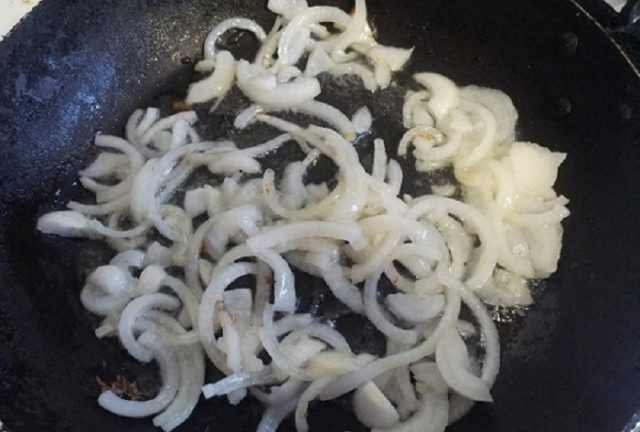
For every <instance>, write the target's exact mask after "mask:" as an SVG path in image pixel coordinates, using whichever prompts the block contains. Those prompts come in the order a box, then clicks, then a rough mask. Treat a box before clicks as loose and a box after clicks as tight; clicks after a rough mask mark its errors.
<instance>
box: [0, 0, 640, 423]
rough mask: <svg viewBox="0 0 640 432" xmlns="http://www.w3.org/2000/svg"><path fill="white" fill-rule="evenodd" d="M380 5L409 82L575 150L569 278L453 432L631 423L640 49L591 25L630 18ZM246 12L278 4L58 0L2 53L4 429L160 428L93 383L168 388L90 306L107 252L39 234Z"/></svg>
mask: <svg viewBox="0 0 640 432" xmlns="http://www.w3.org/2000/svg"><path fill="white" fill-rule="evenodd" d="M336 3H337V4H339V5H340V6H342V7H345V8H346V7H348V2H346V1H338V2H336ZM369 7H370V16H371V21H372V23H373V25H374V27H375V28H376V29H377V31H378V33H379V39H380V40H381V41H384V42H385V43H388V44H393V45H397V46H415V47H416V51H415V53H414V56H413V60H412V63H411V64H410V66H409V70H408V71H407V72H406V74H405V78H406V77H407V76H409V74H410V72H414V71H422V70H432V71H437V72H440V73H443V74H445V75H447V76H450V77H452V78H453V79H454V80H455V81H456V82H457V83H459V84H463V85H464V84H470V83H476V84H479V85H483V86H489V87H495V88H499V89H501V90H503V91H505V92H506V93H507V94H509V95H510V96H511V97H512V98H513V100H514V103H515V105H516V107H517V108H518V110H519V112H520V121H519V123H518V134H519V136H520V137H523V138H524V139H527V140H531V141H536V142H540V143H543V144H545V145H547V146H549V147H551V148H552V149H553V150H555V151H562V152H567V153H568V154H569V156H568V158H567V161H566V162H565V163H564V165H563V167H562V169H561V172H560V178H559V180H558V184H557V190H558V191H559V192H560V193H562V194H564V195H566V196H568V197H570V199H571V204H570V209H571V211H572V215H571V217H570V218H569V219H567V221H566V223H565V224H564V226H565V240H564V244H565V246H564V249H563V254H562V259H561V261H560V266H559V270H558V272H557V273H556V274H554V275H553V276H552V277H551V278H550V279H548V280H547V281H545V282H543V283H540V284H539V285H538V286H537V287H536V288H535V293H534V294H535V300H536V303H535V305H534V306H532V307H531V308H530V309H529V310H528V312H527V313H526V314H524V315H523V314H517V313H512V314H510V315H509V314H507V315H500V317H499V318H500V319H501V320H500V321H501V322H499V330H500V333H501V336H502V355H503V360H502V371H501V374H500V375H499V377H498V380H497V382H496V384H495V387H494V389H493V395H494V398H495V403H494V404H481V405H478V406H476V407H475V408H474V409H473V410H472V411H471V412H470V414H469V415H467V416H466V417H465V418H464V419H462V420H461V421H459V422H458V423H456V424H455V425H453V426H452V427H451V428H450V430H451V431H453V432H482V431H492V432H514V431H523V432H525V431H536V432H540V431H550V432H555V431H582V432H606V431H616V432H617V431H622V430H624V429H625V427H626V428H629V429H628V430H631V427H632V425H633V423H634V421H635V420H634V419H633V417H634V413H635V412H636V410H637V409H638V408H640V302H639V299H640V275H639V271H640V253H638V251H637V247H638V245H640V226H639V222H640V194H639V193H638V187H639V186H640V77H639V74H638V70H637V67H636V66H634V63H633V61H632V59H631V56H633V53H631V54H624V53H623V52H622V51H621V50H620V45H621V44H624V45H633V41H632V40H631V39H629V38H626V39H625V38H620V37H615V38H613V37H612V36H611V34H608V33H607V32H605V31H604V29H603V27H602V26H600V24H596V22H597V21H595V20H594V18H593V15H596V16H597V17H598V18H599V19H600V22H601V23H604V25H605V26H608V25H613V24H615V19H613V20H612V17H611V16H609V15H607V14H606V11H605V9H603V8H602V5H601V4H599V3H597V2H595V1H588V0H584V1H581V2H580V3H575V2H573V1H569V0H519V1H512V0H487V1H484V2H476V1H474V0H447V1H445V0H429V1H418V0H397V1H376V0H370V1H369ZM587 11H589V12H587ZM234 15H243V16H250V17H254V18H256V19H257V21H258V22H259V23H261V24H262V25H264V26H267V25H269V24H270V22H271V20H272V17H271V15H270V14H269V13H268V12H267V11H266V9H265V7H264V2H263V1H250V0H233V1H231V0H229V1H223V0H219V1H215V0H193V1H180V0H174V1H169V0H130V1H117V0H109V1H101V2H80V1H73V0H44V1H43V2H42V4H41V5H40V6H39V7H38V8H37V9H36V10H35V11H34V12H33V13H32V15H31V16H30V17H29V18H28V19H26V20H25V21H24V22H23V23H22V24H21V25H20V26H19V27H18V28H17V29H16V30H15V31H14V32H13V33H12V34H11V35H10V36H8V37H7V39H6V40H5V41H3V42H2V44H1V45H0V65H2V66H0V281H1V291H0V419H2V421H3V422H4V423H5V425H6V426H7V428H8V429H9V431H11V432H22V431H28V432H32V431H40V430H47V431H140V432H145V431H153V430H155V429H154V428H153V426H151V424H150V422H149V421H148V420H146V419H143V420H130V419H123V418H119V417H117V416H114V415H111V414H109V413H107V412H105V411H103V410H102V409H101V408H100V407H98V405H97V403H96V397H97V395H98V394H99V392H100V387H99V386H98V384H97V383H96V377H98V378H101V379H105V380H108V379H110V378H111V379H112V378H113V377H114V376H116V375H117V374H123V375H125V376H128V377H133V378H135V379H137V380H138V383H139V384H140V386H141V387H144V386H145V380H148V381H150V382H151V381H153V373H150V372H148V367H146V366H145V367H142V366H141V365H139V364H137V363H136V362H134V361H132V360H131V359H129V358H127V357H126V355H124V354H123V353H122V352H121V350H120V349H119V348H118V347H117V344H115V343H113V341H100V340H97V339H96V338H95V337H94V335H93V326H94V324H95V321H94V318H93V317H91V316H90V315H89V314H88V313H86V312H85V311H84V310H83V308H82V307H81V305H80V303H79V296H78V293H79V290H80V288H81V287H82V283H83V280H84V277H85V276H86V274H87V271H88V269H89V268H91V266H93V265H96V264H97V263H99V262H102V261H104V260H106V259H107V258H108V255H109V251H107V250H106V249H104V248H103V247H101V246H100V245H99V244H97V243H92V242H87V241H72V240H66V239H60V238H50V237H47V236H42V235H40V234H38V233H37V232H36V231H35V230H34V224H35V220H36V218H37V217H38V215H39V214H41V213H43V212H45V211H49V210H52V209H57V208H61V207H63V205H64V203H65V202H66V201H67V200H69V199H70V198H72V197H77V196H78V194H80V190H79V187H78V185H77V183H76V180H77V177H76V176H77V174H76V173H77V171H78V169H79V168H80V167H81V166H83V164H85V163H86V162H87V161H88V160H89V158H90V155H91V152H90V146H91V140H92V137H93V136H94V135H95V133H96V132H97V131H103V132H109V133H119V132H120V131H121V130H122V127H123V125H124V121H125V119H126V117H127V116H128V115H129V113H130V112H131V111H132V110H134V109H135V108H138V107H141V106H148V105H149V104H151V103H154V101H157V100H159V99H157V98H158V97H159V96H162V95H174V94H181V93H184V91H185V89H186V86H187V84H188V82H189V80H190V79H191V78H192V72H191V71H192V65H191V64H190V63H191V60H192V59H194V58H196V57H197V56H198V55H199V53H200V49H201V43H202V41H203V39H204V37H205V35H206V33H207V31H208V29H210V28H211V26H212V25H213V24H215V23H216V22H219V21H220V20H222V19H223V18H227V17H230V16H234ZM612 23H613V24H612ZM615 41H617V42H615ZM627 48H629V47H627ZM401 79H402V77H401ZM333 90H336V89H333ZM343 90H344V89H343ZM331 92H332V89H329V91H328V94H330V93H331ZM401 94H402V90H401V89H399V88H398V89H395V90H394V89H393V88H392V89H391V90H389V91H388V93H386V94H384V97H377V99H376V100H383V101H388V100H392V99H393V98H394V97H396V98H397V97H398V95H401ZM350 96H352V97H353V101H354V102H356V103H357V102H363V101H364V102H367V101H368V100H371V99H370V98H371V97H370V96H368V95H366V94H364V95H363V94H359V93H357V92H355V93H354V94H353V95H350ZM367 98H369V99H367ZM339 100H342V101H343V103H344V98H342V99H339ZM354 106H357V104H356V105H354ZM354 106H351V109H353V107H354ZM389 106H390V104H389V103H386V102H382V103H380V104H378V105H373V104H370V107H371V108H372V110H373V114H374V117H375V118H376V123H375V125H376V127H377V128H378V130H379V131H380V132H381V133H382V134H383V136H384V137H385V138H387V141H388V142H394V141H393V140H395V142H397V139H398V137H399V135H400V133H401V129H400V128H399V126H398V123H397V121H396V120H397V114H393V112H391V111H390V110H389ZM345 109H347V108H346V107H345ZM394 115H395V116H396V117H394ZM407 170H408V171H407V176H408V177H409V178H408V182H409V183H411V182H414V183H415V182H416V181H417V179H416V178H415V174H414V173H412V172H410V169H409V168H407ZM359 331H361V330H360V329H359V327H358V326H356V325H354V326H351V332H352V333H358V332H359ZM362 332H363V333H362V335H361V339H365V340H366V339H367V338H368V337H369V336H368V334H367V333H366V330H362ZM209 374H210V376H211V377H213V376H215V371H210V372H209ZM149 385H151V384H149ZM260 413H261V407H260V406H259V404H258V403H257V402H256V401H254V400H250V399H247V400H245V401H243V402H242V403H241V404H240V405H238V406H236V407H232V406H230V405H228V403H227V402H226V401H225V400H223V399H214V400H211V401H201V402H200V404H199V405H198V407H197V409H196V411H195V413H194V414H193V416H192V417H191V419H189V420H188V421H187V422H186V423H185V424H184V425H183V426H182V427H181V428H180V429H179V431H197V432H205V431H209V432H213V431H229V430H234V431H252V430H255V427H256V425H257V422H258V420H259V418H260ZM310 423H311V427H312V430H318V431H344V430H350V431H357V430H362V426H359V425H358V423H357V421H356V420H355V418H354V416H353V414H352V412H351V411H350V410H349V404H348V402H347V401H346V400H338V401H336V402H332V403H322V404H320V403H318V404H314V405H312V408H311V416H310ZM282 430H287V431H288V430H293V425H292V422H291V421H287V422H286V423H285V424H284V425H283V426H282Z"/></svg>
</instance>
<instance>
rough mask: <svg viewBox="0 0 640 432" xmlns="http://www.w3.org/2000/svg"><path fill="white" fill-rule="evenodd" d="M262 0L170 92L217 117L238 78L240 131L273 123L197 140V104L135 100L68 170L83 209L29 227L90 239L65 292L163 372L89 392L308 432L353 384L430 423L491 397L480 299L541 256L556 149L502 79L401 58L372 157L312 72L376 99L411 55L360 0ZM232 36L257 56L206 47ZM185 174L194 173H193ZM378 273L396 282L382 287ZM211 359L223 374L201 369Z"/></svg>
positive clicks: (520, 281)
mask: <svg viewBox="0 0 640 432" xmlns="http://www.w3.org/2000/svg"><path fill="white" fill-rule="evenodd" d="M268 8H269V9H270V10H271V11H273V12H274V13H275V14H276V15H277V17H276V18H275V22H274V25H273V27H272V28H271V29H270V30H269V31H268V32H267V31H265V30H263V29H262V28H261V27H260V26H259V25H258V24H257V23H256V22H254V21H252V20H250V19H247V18H233V19H228V20H225V21H223V22H221V23H219V24H218V25H217V26H216V27H215V28H214V29H213V30H212V31H211V33H210V34H209V36H208V37H207V39H206V41H205V44H204V58H203V60H202V61H200V62H199V63H198V64H197V65H196V70H197V71H199V72H202V73H203V74H205V78H203V79H202V80H200V81H198V82H195V83H194V84H192V85H191V87H190V88H189V91H188V96H187V102H188V103H190V104H203V103H208V104H212V103H213V108H212V110H215V109H216V108H217V107H218V105H219V104H220V102H221V101H222V100H223V99H224V98H225V97H226V96H227V95H228V93H229V91H230V90H231V89H232V88H233V86H237V87H238V89H239V90H240V91H241V92H242V93H243V94H244V96H246V97H247V98H248V99H249V100H250V104H248V105H247V106H246V108H245V109H243V110H242V111H241V112H239V113H238V115H237V117H236V120H235V127H236V128H238V129H246V128H252V127H256V126H257V125H258V124H267V125H269V126H270V127H272V128H273V129H275V130H278V131H279V133H278V134H277V135H275V136H272V137H268V138H265V140H264V142H263V143H261V144H258V145H254V146H250V147H247V146H246V145H245V146H243V145H239V146H237V145H236V143H235V142H233V141H231V140H229V139H227V138H226V137H215V139H214V140H209V139H203V138H202V137H201V136H200V135H199V134H198V132H197V131H196V123H197V122H206V121H207V119H206V118H199V117H198V115H196V113H195V112H194V111H189V112H182V113H179V114H174V115H171V116H167V117H161V115H160V110H159V109H156V108H148V109H146V110H138V111H136V112H134V113H133V115H132V116H131V118H130V119H129V121H128V123H127V125H126V131H125V134H124V137H122V138H121V137H116V136H107V135H101V134H99V135H98V136H97V137H96V139H95V145H96V146H97V147H99V148H100V149H101V150H102V152H101V153H100V154H99V155H98V156H97V158H96V159H95V160H94V161H93V163H91V164H90V165H89V166H88V167H87V168H85V169H84V170H82V171H81V172H80V182H81V184H82V185H83V186H84V187H85V188H86V189H87V190H89V191H91V192H93V193H94V194H95V202H94V203H89V204H83V203H78V202H70V203H69V204H68V210H63V211H55V212H52V213H48V214H45V215H43V216H42V217H41V218H40V219H39V221H38V229H39V230H40V231H42V232H43V233H46V234H56V235H61V236H66V237H86V238H99V239H103V240H104V241H106V242H108V244H109V245H110V246H111V247H112V248H113V249H114V250H115V251H116V252H117V254H116V255H115V256H114V257H113V259H111V261H110V262H109V263H106V264H105V265H102V266H100V267H98V268H96V269H95V270H93V272H92V273H91V274H90V275H89V277H88V278H87V280H86V284H85V286H84V287H83V289H82V291H81V293H80V299H81V301H82V304H83V305H84V306H85V307H86V309H87V310H88V311H90V312H91V313H93V314H95V315H97V316H99V317H101V320H102V322H101V325H100V326H99V327H98V328H97V329H96V331H95V332H96V336H97V337H99V338H107V337H112V338H117V339H118V340H119V342H120V344H121V345H122V347H123V348H124V349H125V350H126V351H127V352H128V353H129V355H131V356H132V357H133V358H135V359H136V360H138V361H140V362H144V363H149V362H152V361H154V362H156V363H157V364H158V366H159V370H160V374H161V378H162V385H161V386H160V388H159V390H158V392H157V394H156V395H155V396H154V397H153V398H152V399H150V400H145V401H134V400H128V399H125V398H123V397H121V396H119V395H117V394H115V393H114V392H112V391H105V392H104V393H102V394H101V395H100V397H99V399H98V402H99V404H100V405H101V406H102V407H104V408H105V409H107V410H109V411H111V412H113V413H116V414H119V415H122V416H128V417H147V416H153V424H154V425H156V426H158V427H161V428H162V429H164V430H165V431H170V430H172V429H174V428H175V427H177V426H178V425H180V424H181V423H183V422H184V421H185V420H186V419H187V418H188V417H189V416H190V415H191V413H192V411H193V409H194V407H195V406H196V404H197V402H198V400H199V399H200V397H201V396H204V397H205V398H214V397H226V398H227V399H228V400H229V402H230V403H232V404H237V403H239V402H240V401H241V400H242V399H243V398H245V397H247V396H248V395H251V396H253V397H254V398H256V399H258V400H259V401H261V402H262V403H263V404H264V407H265V410H264V415H263V417H262V420H261V422H260V425H259V427H258V430H259V431H262V432H266V431H275V430H276V429H277V428H278V425H279V424H280V423H281V422H282V420H283V419H284V418H285V417H287V416H289V415H293V416H294V418H295V425H296V428H297V430H298V431H307V430H308V429H309V425H308V423H307V414H308V411H309V404H310V402H311V401H314V400H320V401H324V400H329V399H334V398H337V397H339V396H342V395H345V394H348V393H350V392H352V397H353V408H354V411H355V414H356V416H357V417H358V419H359V420H360V421H361V422H362V423H363V424H364V425H366V426H367V427H370V428H372V429H375V430H379V431H382V430H390V431H391V430H393V431H434V432H435V431H443V430H444V429H445V428H446V426H447V425H448V424H450V423H451V422H454V421H456V420H457V419H458V418H460V417H461V416H462V415H464V414H465V413H466V412H467V411H468V410H469V409H470V408H471V406H472V405H473V403H474V402H475V401H481V402H487V401H491V400H492V396H491V393H490V389H491V386H492V384H493V382H494V380H495V378H496V375H497V373H498V367H499V357H500V349H499V340H498V335H497V332H496V328H495V326H494V323H493V321H492V319H491V316H490V314H489V313H488V311H487V308H486V306H485V304H486V303H489V304H492V305H502V306H519V305H528V304H530V303H531V302H532V298H531V295H530V292H529V289H528V280H530V279H533V278H544V277H547V276H549V275H550V274H551V273H553V272H554V271H555V270H556V266H557V261H558V257H559V253H560V247H561V241H562V227H561V225H560V222H561V221H562V219H564V218H565V217H567V216H568V214H569V212H568V210H567V208H566V207H565V205H566V204H567V202H568V200H567V199H566V198H564V197H562V196H557V195H556V193H555V192H554V190H553V185H554V182H555V180H556V176H557V171H558V167H559V165H560V164H561V162H562V160H563V159H564V155H562V154H558V153H553V152H551V151H550V150H548V149H546V148H544V147H541V146H539V145H537V144H533V143H527V142H516V141H515V126H516V120H517V112H516V110H515V108H514V106H513V104H512V103H511V100H510V99H509V97H508V96H506V95H505V94H504V93H502V92H500V91H497V90H491V89H486V88H479V87H475V86H468V87H464V88H459V87H457V86H456V85H455V84H454V83H453V82H452V81H451V80H449V79H448V78H446V77H444V76H441V75H438V74H435V73H418V74H416V75H415V76H414V78H415V81H416V83H417V85H419V86H420V88H421V90H418V91H408V92H407V93H406V98H405V103H404V106H403V108H402V118H403V122H404V127H405V128H406V129H407V131H406V134H405V135H404V136H403V137H402V138H401V139H400V137H398V138H399V141H398V143H388V142H387V143H385V142H384V141H383V140H382V139H380V138H376V139H375V140H373V146H372V148H371V149H370V151H371V153H373V168H372V169H371V170H370V172H367V170H365V168H364V167H363V165H362V164H361V162H360V160H359V157H358V153H357V152H356V150H355V148H354V142H355V140H356V138H357V137H358V136H362V135H363V134H372V133H373V132H372V122H374V120H373V119H372V114H371V111H370V110H369V108H367V107H353V111H352V113H351V114H352V115H351V116H348V115H347V114H345V113H344V112H342V111H340V110H339V109H337V108H335V107H333V106H331V105H328V104H326V103H323V102H319V101H317V100H316V97H317V96H318V95H319V94H320V93H321V91H322V87H321V85H320V81H319V80H318V78H317V77H318V75H320V74H329V75H334V76H338V75H353V76H355V77H356V78H357V79H358V81H359V82H361V84H362V86H364V87H365V88H366V89H368V90H370V91H371V92H375V91H377V90H378V89H381V88H385V87H387V86H389V85H390V84H391V82H392V79H393V73H394V72H396V71H398V70H400V69H402V68H403V66H404V65H405V63H406V62H407V61H408V60H409V58H410V56H411V53H412V49H404V48H396V47H390V46H384V45H381V44H379V43H378V42H377V41H376V40H375V39H374V37H373V34H372V32H371V29H370V27H369V25H368V23H367V10H366V5H365V2H364V0H356V2H355V9H354V11H353V13H352V14H351V15H350V14H347V13H346V12H344V11H342V10H340V9H338V8H335V7H325V6H314V7H309V6H308V5H307V3H306V0H270V1H269V2H268ZM329 24H330V25H329ZM229 30H236V31H237V30H242V31H247V32H252V33H253V34H254V35H255V37H256V38H257V39H258V40H259V41H260V44H261V45H260V49H259V50H258V53H257V55H256V58H255V59H253V60H252V61H250V60H246V59H236V58H235V57H234V55H233V54H232V53H230V52H229V51H226V50H221V49H219V47H218V39H219V38H220V36H222V35H223V34H224V33H226V32H227V31H229ZM282 112H293V113H299V114H302V115H304V116H307V117H310V118H314V119H317V123H318V124H321V125H324V126H319V125H316V124H310V125H300V124H296V123H293V122H290V121H287V120H285V119H283V118H282V116H279V113H282ZM374 138H375V137H374ZM291 143H295V145H296V146H298V147H299V148H300V150H301V151H302V152H303V154H304V157H303V158H302V159H301V160H297V161H294V162H291V163H290V164H288V165H287V166H286V167H285V168H284V169H281V170H280V172H277V173H276V172H275V171H274V170H273V169H271V168H270V167H269V166H268V165H267V159H265V156H267V155H269V154H271V153H273V152H276V151H278V149H280V148H282V147H283V146H285V145H291ZM239 144H242V143H239ZM388 149H393V151H390V153H395V152H396V149H397V155H398V157H409V155H410V154H412V155H413V157H414V158H415V163H416V168H417V169H418V171H432V170H440V169H451V170H452V172H453V174H454V176H455V181H454V182H452V183H451V184H448V185H444V186H443V185H439V186H437V187H436V186H434V187H433V193H432V194H427V195H422V196H415V197H412V196H408V195H401V191H402V190H403V171H402V169H401V168H400V164H399V163H398V162H397V161H396V160H394V159H393V158H392V157H390V155H388V154H387V150H388ZM321 157H322V158H328V159H329V160H330V161H331V162H332V163H333V165H335V167H336V175H335V178H333V179H331V181H326V182H323V183H311V182H309V181H307V179H306V177H307V176H306V174H307V172H308V170H309V169H310V168H312V167H313V166H314V164H316V163H317V161H318V160H319V158H321ZM196 171H197V172H198V173H202V172H206V173H208V174H207V175H208V179H207V180H206V181H204V182H202V181H200V183H199V184H198V185H197V186H194V185H193V181H192V179H193V178H194V173H195V172H196ZM460 197H463V198H464V199H460ZM300 272H304V273H308V274H310V275H312V276H314V277H316V278H319V279H321V280H323V281H324V283H325V284H326V286H327V287H328V288H329V290H330V291H331V293H332V294H333V296H335V298H336V299H337V300H338V301H340V302H342V303H343V304H344V305H345V306H346V307H347V308H349V309H350V310H351V313H353V314H358V315H361V316H363V317H366V319H368V320H369V321H370V322H371V323H372V324H373V326H375V327H376V328H377V330H378V331H379V332H380V334H382V335H384V337H385V338H386V352H385V353H384V355H380V353H374V352H363V351H354V349H353V347H352V346H350V344H349V342H348V340H347V339H346V338H345V336H344V335H343V334H341V333H340V332H339V331H338V330H337V329H336V328H335V327H334V325H333V323H332V321H331V320H329V319H327V317H324V316H318V315H317V314H315V315H314V314H311V313H309V312H308V311H303V310H299V308H298V300H299V297H300V293H301V291H302V290H305V286H302V285H298V284H296V274H300ZM383 279H384V280H385V282H387V283H388V284H390V285H391V286H392V287H393V290H392V292H390V293H387V292H388V290H387V291H385V294H383V293H382V292H381V291H380V290H379V286H380V284H381V281H382V280H383ZM247 280H249V281H252V282H250V283H246V282H242V281H247ZM239 281H240V282H239ZM463 308H467V309H468V311H470V312H471V315H469V316H470V317H471V318H472V320H471V321H465V320H463V319H461V318H460V312H461V309H463ZM478 341H481V342H482V345H481V346H479V345H478ZM207 364H212V365H213V366H214V367H215V368H217V369H218V370H220V371H222V372H223V373H224V374H225V375H226V378H224V379H222V380H220V381H217V382H211V383H207V382H205V367H206V365H207Z"/></svg>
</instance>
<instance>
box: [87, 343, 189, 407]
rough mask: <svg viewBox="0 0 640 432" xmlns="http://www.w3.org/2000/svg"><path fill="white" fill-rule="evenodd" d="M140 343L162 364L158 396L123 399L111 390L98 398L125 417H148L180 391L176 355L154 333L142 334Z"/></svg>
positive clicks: (102, 403)
mask: <svg viewBox="0 0 640 432" xmlns="http://www.w3.org/2000/svg"><path fill="white" fill-rule="evenodd" d="M140 343H142V344H143V345H145V346H146V347H147V349H149V350H150V351H151V352H152V353H153V356H154V358H155V359H156V361H157V362H158V364H159V365H160V375H161V376H162V387H161V389H160V392H159V393H158V394H157V395H156V397H154V398H153V399H151V400H148V401H144V402H138V401H132V400H125V399H122V398H120V397H118V396H117V395H116V394H115V393H113V392H112V391H111V390H107V391H106V392H104V393H102V394H101V395H100V397H99V398H98V403H99V404H100V406H101V407H103V408H104V409H106V410H108V411H111V412H112V413H114V414H118V415H121V416H124V417H147V416H149V415H151V414H155V413H157V412H158V411H160V410H162V409H164V408H165V407H166V406H167V405H169V403H170V402H171V401H172V400H173V398H174V396H175V394H176V392H177V391H178V385H179V381H180V376H179V373H178V370H179V364H178V359H177V358H176V355H175V354H174V353H173V352H171V351H169V350H168V349H167V348H166V347H165V346H163V345H162V343H160V341H159V340H158V338H157V337H156V336H154V335H153V334H152V333H144V334H142V335H141V336H140Z"/></svg>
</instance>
